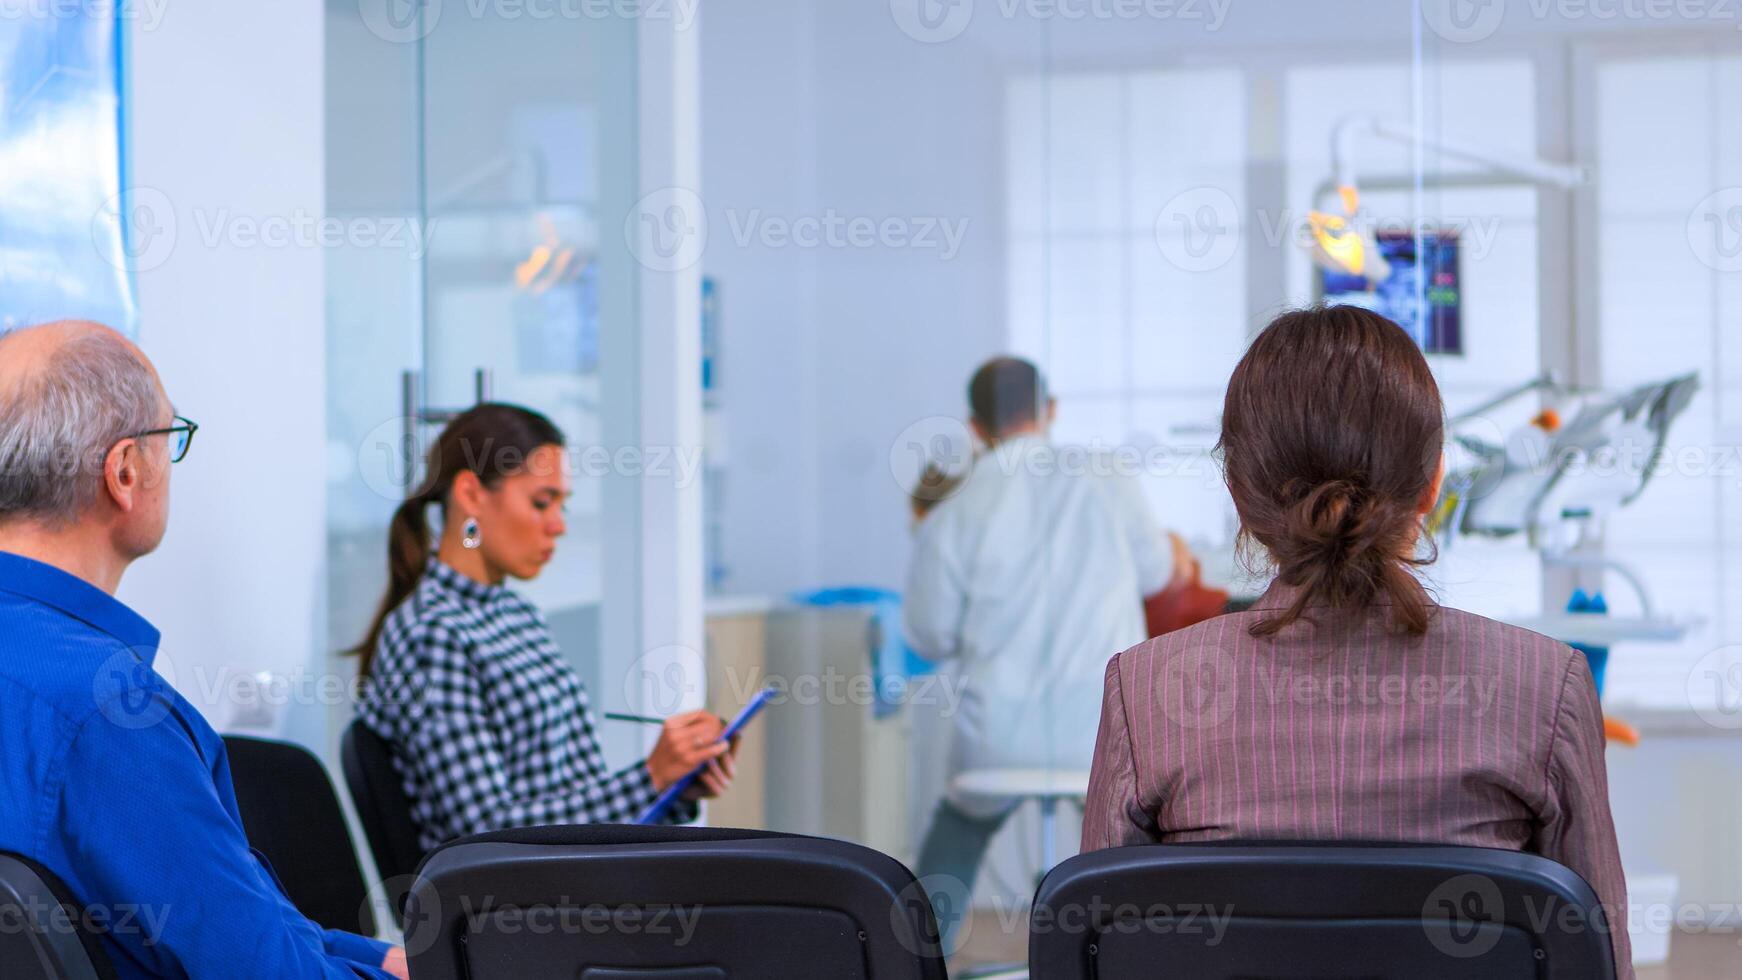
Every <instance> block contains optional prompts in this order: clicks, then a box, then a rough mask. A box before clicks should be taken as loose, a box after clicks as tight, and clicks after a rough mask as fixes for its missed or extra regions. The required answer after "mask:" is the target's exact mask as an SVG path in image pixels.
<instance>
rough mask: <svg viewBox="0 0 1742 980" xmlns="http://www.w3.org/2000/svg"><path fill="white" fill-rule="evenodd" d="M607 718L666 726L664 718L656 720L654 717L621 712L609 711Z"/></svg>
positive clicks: (606, 713)
mask: <svg viewBox="0 0 1742 980" xmlns="http://www.w3.org/2000/svg"><path fill="white" fill-rule="evenodd" d="M605 717H606V718H609V719H611V720H612V721H636V722H640V723H641V724H643V725H663V724H665V719H664V718H654V717H651V716H649V715H631V714H625V713H623V712H621V711H607V712H605Z"/></svg>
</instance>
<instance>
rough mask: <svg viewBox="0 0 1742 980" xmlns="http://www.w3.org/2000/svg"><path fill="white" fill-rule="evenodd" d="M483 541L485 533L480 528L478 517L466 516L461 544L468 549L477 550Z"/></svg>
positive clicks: (461, 531) (461, 534) (461, 530)
mask: <svg viewBox="0 0 1742 980" xmlns="http://www.w3.org/2000/svg"><path fill="white" fill-rule="evenodd" d="M483 543H484V535H483V533H482V532H480V531H479V530H478V519H477V518H476V517H468V518H466V523H465V526H464V527H462V528H461V529H460V545H461V546H462V547H464V548H465V549H466V550H467V551H476V550H477V549H478V546H479V545H481V544H483Z"/></svg>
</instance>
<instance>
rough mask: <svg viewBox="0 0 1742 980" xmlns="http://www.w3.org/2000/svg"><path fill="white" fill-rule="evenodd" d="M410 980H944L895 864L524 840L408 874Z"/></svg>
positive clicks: (538, 836)
mask: <svg viewBox="0 0 1742 980" xmlns="http://www.w3.org/2000/svg"><path fill="white" fill-rule="evenodd" d="M405 948H406V952H407V953H408V954H409V955H410V957H411V973H412V975H413V976H415V977H419V978H420V980H447V978H453V980H458V978H461V977H464V978H468V980H506V978H512V980H537V978H544V977H551V978H556V977H562V978H566V980H636V978H654V977H657V978H659V980H733V978H739V980H814V978H816V977H831V978H842V980H852V978H863V980H944V963H943V958H942V957H941V956H940V955H939V952H938V935H937V924H936V922H935V920H934V919H933V916H932V910H931V903H930V901H929V899H928V898H927V897H926V893H925V891H924V889H922V888H921V887H920V886H919V884H918V882H916V881H915V880H914V878H913V874H912V873H911V872H909V871H908V870H907V869H906V868H904V867H902V866H901V864H900V863H899V862H897V861H896V860H895V859H894V858H891V857H888V856H887V855H884V854H880V853H878V852H876V851H873V850H870V849H869V848H865V847H860V846H859V845H857V844H849V843H846V842H844V841H834V840H823V839H821V838H816V837H798V836H793V835H790V834H775V833H769V832H766V831H754V830H724V829H715V828H697V827H639V826H626V825H590V826H578V827H534V828H529V829H525V830H507V831H499V832H496V833H490V834H479V835H477V836H473V837H464V838H460V839H459V840H456V841H451V842H449V843H447V844H445V845H443V846H441V847H439V848H437V849H436V850H434V851H432V852H431V853H430V856H429V857H428V858H427V859H426V860H425V861H424V863H423V866H422V867H421V868H419V869H418V876H417V882H416V883H415V884H414V885H413V886H412V892H411V896H410V901H409V902H408V904H407V907H406V932H405Z"/></svg>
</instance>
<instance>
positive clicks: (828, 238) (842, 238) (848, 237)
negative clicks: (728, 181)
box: [726, 208, 968, 261]
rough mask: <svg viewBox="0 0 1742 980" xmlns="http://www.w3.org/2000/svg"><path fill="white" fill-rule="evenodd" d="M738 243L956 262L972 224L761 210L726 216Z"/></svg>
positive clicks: (923, 217)
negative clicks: (904, 252)
mask: <svg viewBox="0 0 1742 980" xmlns="http://www.w3.org/2000/svg"><path fill="white" fill-rule="evenodd" d="M726 223H727V226H728V227H729V228H730V230H731V233H732V243H733V244H734V245H737V246H738V247H739V248H745V247H748V246H749V245H751V244H757V245H761V246H762V247H763V248H788V247H791V248H836V249H845V248H853V249H869V248H887V249H912V250H914V251H929V252H936V253H938V256H939V257H940V258H942V259H944V260H945V261H948V260H950V259H953V258H955V257H956V253H957V252H958V251H960V250H961V247H962V240H963V239H964V238H966V237H967V234H968V219H967V218H957V219H953V220H952V219H950V218H944V217H935V216H929V215H917V216H912V217H908V216H892V217H881V218H874V217H871V216H869V215H854V216H849V215H843V214H841V213H840V212H838V211H836V210H835V209H834V208H829V209H827V210H825V211H824V212H823V213H822V214H820V215H799V216H797V217H792V216H789V215H772V214H764V213H763V211H762V209H760V208H751V209H750V210H748V211H742V212H740V211H738V210H736V209H731V208H728V209H727V210H726Z"/></svg>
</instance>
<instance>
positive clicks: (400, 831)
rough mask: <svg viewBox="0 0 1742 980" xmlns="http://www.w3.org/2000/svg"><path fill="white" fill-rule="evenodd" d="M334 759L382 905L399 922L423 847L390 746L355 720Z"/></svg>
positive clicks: (409, 801) (366, 726) (401, 918)
mask: <svg viewBox="0 0 1742 980" xmlns="http://www.w3.org/2000/svg"><path fill="white" fill-rule="evenodd" d="M339 762H340V764H341V765H342V766H343V767H344V769H345V785H346V786H348V787H350V790H351V802H352V803H354V804H356V806H357V817H358V819H359V820H361V821H362V823H363V836H365V837H367V838H369V852H370V853H371V854H373V855H374V856H375V870H376V871H378V872H380V874H381V882H382V888H383V890H384V891H385V892H386V899H387V907H388V908H390V909H392V910H393V914H394V916H395V917H397V918H399V919H400V920H401V921H402V922H403V919H404V916H403V910H404V908H405V893H406V891H407V890H409V889H410V887H411V881H412V875H413V874H414V873H415V872H416V871H417V865H418V862H419V861H422V860H423V853H424V852H423V845H421V844H419V843H418V840H417V824H416V823H414V822H413V821H412V819H411V799H410V798H409V797H407V796H406V795H405V784H404V783H403V782H401V781H400V778H399V770H398V769H396V768H394V765H393V746H392V744H391V743H389V742H388V741H387V740H386V739H384V738H382V737H381V736H380V735H377V734H375V730H374V729H372V728H370V727H369V726H368V725H365V724H363V722H362V721H361V720H358V721H353V722H351V724H350V727H348V728H346V729H345V735H344V738H343V739H342V741H341V742H340V745H339Z"/></svg>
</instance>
